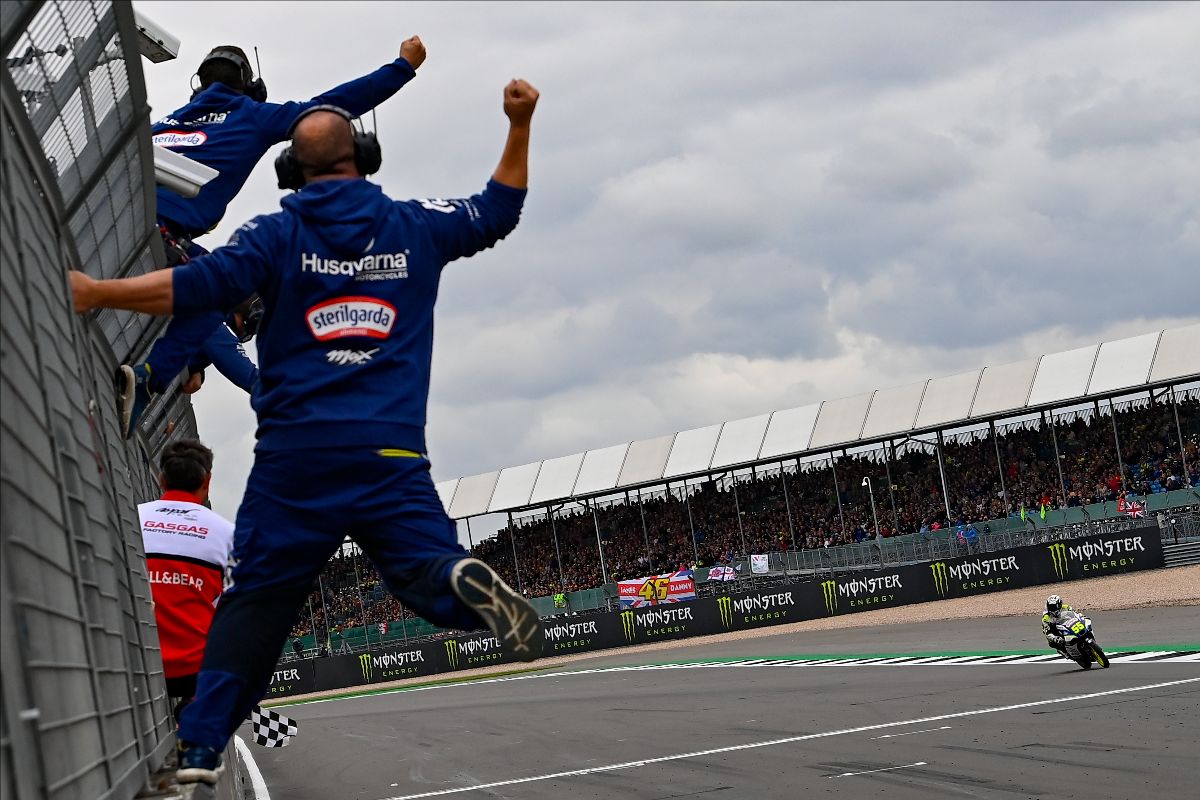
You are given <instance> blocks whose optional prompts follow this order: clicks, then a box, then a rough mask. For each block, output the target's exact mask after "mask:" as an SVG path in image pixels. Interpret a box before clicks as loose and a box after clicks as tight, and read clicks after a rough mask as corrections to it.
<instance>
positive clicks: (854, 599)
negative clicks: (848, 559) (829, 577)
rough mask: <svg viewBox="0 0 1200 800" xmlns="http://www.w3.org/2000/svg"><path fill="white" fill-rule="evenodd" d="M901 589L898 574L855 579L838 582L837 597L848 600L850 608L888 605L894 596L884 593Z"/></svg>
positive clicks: (902, 586) (901, 585)
mask: <svg viewBox="0 0 1200 800" xmlns="http://www.w3.org/2000/svg"><path fill="white" fill-rule="evenodd" d="M903 588H904V584H902V583H901V582H900V576H899V575H898V574H894V575H884V576H883V577H881V578H855V579H852V580H848V581H839V582H838V595H839V596H841V597H845V598H848V599H849V600H850V607H851V608H861V607H863V606H875V605H883V604H885V603H890V602H892V601H893V600H895V599H896V595H895V594H885V591H886V590H888V589H903ZM835 606H836V604H835Z"/></svg>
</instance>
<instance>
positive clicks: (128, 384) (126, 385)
mask: <svg viewBox="0 0 1200 800" xmlns="http://www.w3.org/2000/svg"><path fill="white" fill-rule="evenodd" d="M118 375H119V378H118V380H119V381H120V385H119V386H118V387H117V392H118V397H119V399H120V410H121V436H122V437H123V438H126V439H128V438H129V420H130V418H131V417H132V416H133V400H134V398H135V397H137V376H135V375H134V374H133V367H131V366H129V365H128V364H122V365H121V369H120V372H119V373H118Z"/></svg>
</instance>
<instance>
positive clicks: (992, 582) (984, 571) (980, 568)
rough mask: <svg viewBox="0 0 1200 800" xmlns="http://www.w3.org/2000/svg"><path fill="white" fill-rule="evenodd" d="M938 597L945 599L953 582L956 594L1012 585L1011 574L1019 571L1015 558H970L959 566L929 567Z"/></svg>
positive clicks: (942, 565)
mask: <svg viewBox="0 0 1200 800" xmlns="http://www.w3.org/2000/svg"><path fill="white" fill-rule="evenodd" d="M929 569H930V570H932V571H933V583H934V587H935V588H936V589H937V592H938V595H939V596H941V597H945V596H946V594H947V593H948V591H949V588H950V585H949V584H950V581H954V583H955V585H956V587H957V589H958V592H960V593H963V594H970V593H971V592H977V591H982V590H987V589H991V588H993V587H1001V586H1006V585H1008V584H1010V583H1012V580H1013V576H1012V574H1011V573H1013V572H1018V571H1020V569H1021V567H1020V565H1018V564H1017V557H1016V556H1001V557H999V558H972V559H969V560H967V561H963V562H962V563H959V564H947V563H946V562H944V561H938V562H935V563H933V564H930V565H929Z"/></svg>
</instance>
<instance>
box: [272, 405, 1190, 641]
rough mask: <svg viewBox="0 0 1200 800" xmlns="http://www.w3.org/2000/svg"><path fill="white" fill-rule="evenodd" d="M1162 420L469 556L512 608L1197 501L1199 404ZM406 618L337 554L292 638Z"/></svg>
mask: <svg viewBox="0 0 1200 800" xmlns="http://www.w3.org/2000/svg"><path fill="white" fill-rule="evenodd" d="M1177 410H1178V427H1177V425H1176V416H1175V413H1174V410H1173V409H1172V408H1171V405H1170V404H1169V403H1163V402H1157V403H1155V404H1153V405H1148V404H1146V403H1145V402H1143V403H1141V404H1130V405H1129V406H1128V407H1125V408H1118V409H1117V410H1116V413H1115V414H1109V413H1108V407H1107V405H1105V406H1102V413H1099V414H1097V413H1095V409H1094V408H1093V409H1084V410H1081V411H1077V412H1075V413H1074V414H1072V415H1070V416H1068V417H1065V418H1061V419H1056V420H1055V424H1054V426H1053V435H1052V434H1051V428H1050V427H1049V426H1043V425H1042V424H1041V421H1040V420H1039V419H1030V420H1026V421H1023V422H1018V423H1015V424H1011V425H1009V426H1007V427H1003V426H998V427H997V429H996V436H995V437H993V436H992V435H991V433H990V431H989V430H988V429H987V428H983V429H981V430H976V431H973V432H970V433H967V434H963V435H961V436H958V437H947V438H946V439H945V440H944V441H943V443H942V447H941V453H942V458H941V460H940V463H939V459H938V457H937V448H936V447H935V446H934V444H933V442H934V441H935V440H934V439H933V438H931V437H921V440H920V441H917V440H909V441H907V442H905V443H904V444H903V445H902V444H900V443H899V442H897V443H896V445H895V448H894V449H891V450H885V449H882V448H876V449H873V450H870V451H867V452H861V453H857V454H849V455H842V454H835V455H834V459H833V462H832V463H831V462H830V460H829V459H828V458H826V459H825V460H823V461H816V462H807V463H803V464H801V465H800V466H799V467H798V465H797V463H796V461H794V460H792V461H787V462H784V464H782V465H780V464H779V463H776V464H774V465H766V466H765V467H763V468H757V469H755V470H753V471H751V470H746V471H745V475H742V474H739V475H738V476H737V480H736V483H735V482H733V480H732V477H731V476H730V475H728V474H726V475H716V476H713V478H712V479H711V480H705V481H700V482H693V483H690V484H689V485H688V486H687V487H686V492H687V494H686V496H685V494H684V486H683V484H682V483H679V484H673V485H671V486H670V489H669V491H668V490H667V489H665V488H660V489H659V490H657V491H655V492H652V493H647V492H643V494H642V495H641V496H640V498H639V496H638V494H637V493H636V492H635V493H631V494H630V495H629V496H621V497H619V498H617V499H616V500H615V501H613V500H612V499H611V498H609V499H606V502H605V504H604V505H600V506H597V507H596V508H595V510H594V514H593V510H592V509H591V508H589V507H583V506H575V507H574V508H573V509H571V510H559V511H557V512H556V513H555V514H554V516H553V518H550V517H548V516H546V515H545V514H542V515H540V516H538V517H533V518H526V519H523V520H514V522H513V524H512V526H511V528H510V527H505V528H503V529H502V530H500V532H499V533H498V535H496V536H494V537H492V538H490V539H488V540H486V541H484V542H480V543H478V544H476V545H475V548H474V551H473V552H474V554H475V555H476V556H477V557H479V558H482V559H484V560H485V561H487V562H488V563H489V564H491V565H492V567H493V568H494V569H495V570H496V571H497V572H499V573H500V574H501V575H502V576H503V577H504V579H505V580H506V581H508V582H509V583H510V584H511V585H513V586H519V587H521V589H522V591H524V592H525V594H526V595H528V596H530V597H542V596H548V595H552V594H554V593H557V592H573V591H578V590H582V589H589V588H593V587H597V586H600V585H601V584H602V583H604V581H605V578H607V579H608V580H609V581H616V580H622V579H627V578H636V577H641V576H645V575H650V574H656V573H661V572H668V571H675V570H678V569H694V568H698V567H709V566H713V565H717V564H722V563H731V562H733V561H735V560H737V559H739V558H741V557H743V556H745V555H746V554H749V553H765V552H771V551H779V550H785V549H789V548H793V547H794V548H796V549H805V548H809V549H811V548H818V547H832V546H835V545H840V544H848V543H851V542H855V541H865V540H870V539H874V538H875V537H876V536H880V537H884V538H887V537H892V536H897V535H904V534H910V533H920V532H922V531H935V530H938V529H941V528H946V527H954V528H959V527H963V528H968V527H970V528H972V529H974V528H975V526H976V525H978V526H980V528H981V529H983V530H986V527H987V525H988V523H989V521H992V520H998V519H1004V518H1006V517H1015V516H1021V515H1024V516H1025V517H1026V518H1027V519H1028V520H1029V524H1031V525H1036V524H1037V519H1038V518H1039V516H1040V514H1041V511H1042V509H1043V508H1044V509H1046V510H1053V509H1058V508H1062V507H1071V506H1082V505H1089V504H1093V503H1110V504H1113V506H1114V509H1113V510H1115V504H1116V502H1117V500H1118V499H1119V498H1120V497H1122V496H1129V497H1138V498H1141V497H1145V496H1146V495H1150V494H1155V493H1159V492H1165V491H1172V490H1176V489H1181V488H1186V487H1198V488H1200V392H1196V391H1194V390H1193V391H1191V392H1189V393H1187V395H1186V396H1181V397H1180V398H1179V399H1178V409H1177ZM1114 427H1115V429H1116V433H1117V435H1116V437H1114ZM1180 432H1182V435H1183V451H1182V453H1181V449H1180V437H1179V434H1180ZM1118 444H1119V447H1120V454H1119V456H1118V452H1117V448H1118ZM1056 455H1057V457H1056ZM1184 455H1186V464H1187V469H1186V470H1185V469H1184V463H1185V462H1184V457H1183V456H1184ZM1056 461H1057V466H1056ZM1119 465H1121V466H1119ZM781 466H782V470H781ZM740 472H742V471H739V473H740ZM781 473H782V474H781ZM943 473H944V475H945V486H946V488H947V490H948V499H949V503H947V502H946V499H944V497H943V492H942V486H943V483H942V474H943ZM835 474H836V483H835ZM864 477H868V478H870V482H869V487H868V486H863V483H864V481H863V479H864ZM835 485H836V487H837V489H836V490H835ZM869 491H870V492H873V493H874V499H875V514H872V510H871V499H870V495H869V494H868V492H869ZM947 506H949V514H947ZM876 517H877V518H878V533H876V521H875V520H876ZM739 520H740V524H739ZM693 532H694V534H693ZM598 540H599V543H598ZM514 551H515V553H516V561H515V563H514ZM601 552H603V562H602V561H601ZM322 590H323V593H322ZM406 617H407V618H411V614H407V612H406V610H405V609H404V608H403V607H402V606H401V605H400V604H399V602H398V601H397V600H396V599H395V598H393V597H392V596H391V595H390V594H388V593H387V592H386V591H385V589H384V588H383V586H382V584H381V582H380V579H379V576H378V574H377V573H376V572H375V570H374V569H373V568H372V567H371V565H370V562H369V561H367V560H366V559H365V558H362V556H361V555H360V554H357V553H356V551H354V550H353V549H352V548H347V549H346V550H345V551H344V552H343V553H341V554H339V555H338V556H337V557H335V558H334V559H333V560H331V561H330V563H329V566H328V567H327V568H326V570H325V572H324V573H323V574H322V577H321V581H320V583H319V586H318V587H314V590H313V593H312V596H311V597H310V601H309V604H308V609H307V613H305V614H304V615H302V618H301V619H300V620H299V621H298V623H297V625H296V628H295V633H296V634H297V635H302V634H305V633H311V632H313V631H314V630H315V631H316V632H318V634H323V633H324V632H325V631H327V630H331V629H334V628H337V627H346V626H358V625H362V624H363V623H364V622H366V623H368V624H371V625H375V624H378V623H391V622H397V621H399V620H401V619H404V618H406Z"/></svg>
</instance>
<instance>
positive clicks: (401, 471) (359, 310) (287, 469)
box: [70, 81, 544, 783]
mask: <svg viewBox="0 0 1200 800" xmlns="http://www.w3.org/2000/svg"><path fill="white" fill-rule="evenodd" d="M537 99H538V93H537V91H536V90H535V89H534V88H533V87H532V86H530V85H529V84H528V83H526V82H524V81H512V82H510V83H509V84H508V85H507V86H506V87H505V90H504V112H505V114H506V115H507V116H508V118H509V130H508V137H507V140H506V142H505V146H504V151H503V154H502V155H501V158H500V162H499V164H498V166H497V167H496V170H495V172H494V173H493V175H492V180H490V181H489V182H488V184H487V187H486V188H485V189H484V191H483V192H481V193H480V194H477V195H475V196H473V197H471V198H469V199H464V200H449V201H447V200H419V201H417V200H412V201H406V202H396V201H393V200H390V199H389V198H387V197H386V196H385V195H384V194H383V192H382V191H381V190H380V188H379V187H378V186H376V185H374V184H371V183H369V182H367V181H365V180H363V179H362V177H361V176H362V175H364V174H370V173H371V172H373V171H374V170H375V169H377V168H378V166H379V149H378V144H377V143H376V142H375V138H374V135H373V134H356V133H355V132H354V131H353V129H352V127H351V124H350V121H349V119H350V116H351V115H350V114H349V113H348V112H346V111H344V110H342V109H337V108H333V107H330V106H324V107H319V108H316V109H311V110H309V111H308V112H307V113H306V114H304V115H303V116H301V118H300V119H299V120H297V122H296V124H295V126H294V130H293V132H292V134H291V138H292V146H291V148H289V150H288V151H285V153H284V154H283V155H281V156H280V159H279V160H278V161H277V162H276V169H277V172H278V174H279V177H280V185H281V186H283V187H284V188H299V191H297V192H296V193H295V194H293V195H289V196H288V197H285V198H284V200H283V203H282V204H283V210H282V211H281V212H278V213H275V214H269V215H264V216H260V217H256V218H254V219H253V220H251V221H250V222H248V223H246V224H245V225H243V226H242V227H241V228H240V229H239V230H238V231H237V232H236V233H235V234H234V237H233V238H232V240H231V241H230V243H229V245H228V246H226V247H221V248H218V249H217V250H215V251H214V252H213V253H211V254H210V255H206V256H205V257H204V258H201V259H197V260H195V261H193V262H191V263H189V264H186V265H184V266H181V267H176V268H175V269H172V270H158V271H155V272H152V273H149V274H146V275H141V276H138V277H136V278H126V279H121V280H105V281H97V280H94V279H92V278H89V277H88V276H86V275H84V274H83V273H80V272H72V273H71V275H70V279H71V288H72V291H73V295H74V302H75V307H76V310H78V311H79V312H81V313H82V312H85V311H88V310H90V309H93V308H98V307H106V308H124V309H127V310H131V311H141V312H145V313H151V314H168V313H172V312H181V311H200V310H204V309H215V308H223V307H226V306H228V305H229V304H231V303H234V302H236V301H237V299H238V298H244V297H246V296H247V295H249V294H251V293H252V292H257V293H258V294H259V296H261V297H262V299H263V302H264V306H265V313H264V316H263V320H262V324H261V327H260V329H259V335H258V341H259V346H258V352H259V362H260V363H259V369H260V374H259V386H258V388H257V389H256V391H255V393H254V397H253V405H254V408H255V411H256V413H257V415H258V445H257V447H256V448H255V460H254V467H253V469H252V471H251V473H250V478H249V481H248V484H247V486H246V494H245V496H244V498H243V499H242V505H241V508H240V509H239V510H238V515H237V523H236V531H235V534H234V552H233V558H234V560H235V566H234V568H233V574H232V578H233V586H232V588H230V589H229V590H228V591H227V592H226V593H225V595H224V597H223V599H222V601H221V604H220V606H219V607H218V609H217V614H216V617H215V619H214V620H213V625H212V629H211V631H210V633H209V639H208V646H207V648H206V649H205V653H204V663H203V665H202V667H201V671H200V675H199V679H198V685H197V690H196V699H195V701H194V702H193V703H192V704H191V705H190V706H188V708H187V710H186V711H185V712H184V714H183V718H182V722H181V724H180V728H179V739H180V742H181V747H182V750H181V754H180V769H179V772H178V778H179V780H181V781H185V782H196V781H203V782H207V783H213V782H215V781H216V780H217V771H218V770H219V769H220V754H221V751H222V749H223V748H224V747H225V745H226V743H227V742H228V740H229V737H230V736H231V735H232V733H233V732H234V730H236V729H237V727H238V726H239V725H240V724H241V722H242V721H243V720H244V719H245V718H246V715H247V713H248V712H249V711H250V709H251V708H252V707H253V706H254V704H255V703H256V702H257V701H258V700H259V699H260V698H261V697H262V696H263V695H264V694H265V692H266V689H267V686H268V682H269V680H270V677H271V672H272V670H273V669H274V665H275V661H276V659H277V658H278V656H279V653H280V651H281V650H282V649H283V646H284V643H285V642H286V640H287V636H288V632H289V629H290V627H291V625H292V623H293V622H294V621H295V618H296V615H297V613H298V612H299V610H300V608H301V606H302V605H303V603H304V600H305V597H306V596H307V593H308V591H309V588H310V587H311V585H312V583H313V581H314V580H315V579H316V577H317V574H318V573H319V572H320V570H321V568H322V567H323V566H324V564H325V563H326V561H328V559H329V557H330V556H331V555H332V554H333V553H334V551H335V550H336V549H337V548H338V547H339V546H340V544H341V542H342V541H343V537H344V536H346V535H349V536H351V537H352V538H354V539H355V540H356V541H357V542H358V543H359V544H360V546H362V548H363V549H364V550H365V551H366V553H367V555H368V556H369V557H370V558H371V559H372V560H373V561H374V563H375V565H376V566H377V568H378V569H379V572H380V574H381V575H382V576H383V577H384V580H385V582H386V584H387V586H388V588H389V589H390V590H391V591H392V593H393V594H395V595H396V596H397V597H398V598H400V600H401V601H402V602H403V603H404V604H405V605H407V606H409V607H411V608H412V609H413V610H414V611H416V612H417V613H418V614H420V615H421V616H423V617H424V618H425V619H427V620H429V621H430V622H433V623H434V624H436V625H440V626H443V627H447V628H456V629H464V630H470V629H476V628H479V627H481V623H482V624H483V625H486V626H487V627H488V628H490V629H491V630H492V632H493V633H494V634H495V635H496V637H497V638H498V639H499V640H500V641H501V642H502V643H503V644H504V646H505V648H506V649H508V650H509V652H511V653H513V654H514V655H515V656H516V657H518V658H520V659H523V660H533V659H535V658H537V657H538V656H539V655H540V654H541V651H542V645H543V639H544V636H543V633H542V629H541V625H540V622H539V620H538V616H537V612H536V611H535V610H534V608H533V606H532V605H531V604H530V603H529V602H528V601H527V600H525V599H524V598H522V597H521V596H520V595H519V594H517V593H516V592H514V591H513V590H512V589H511V588H510V587H509V586H508V585H506V584H505V583H504V582H503V581H502V580H501V579H500V577H499V576H498V575H496V573H495V572H494V571H493V570H492V569H491V568H490V567H488V566H487V565H486V564H484V563H483V562H481V561H477V560H475V559H473V558H470V557H469V556H468V554H467V552H466V551H465V550H464V549H463V548H462V546H461V545H459V544H458V540H457V534H456V530H455V527H454V524H453V523H452V522H451V521H450V519H449V518H448V517H447V516H446V512H445V511H444V510H443V508H442V503H441V500H440V499H439V497H438V494H437V491H436V489H435V488H434V485H433V481H432V480H431V478H430V476H429V462H428V461H427V460H426V458H425V456H424V455H422V454H423V453H424V452H425V414H426V404H427V400H428V393H429V368H430V361H431V356H432V348H433V309H434V302H435V300H436V297H437V289H438V282H439V279H440V277H441V271H442V267H443V266H444V265H445V264H447V263H448V262H450V261H453V260H455V259H458V258H463V257H466V256H470V255H472V254H474V253H478V252H479V251H481V250H483V249H485V248H488V247H491V246H493V245H494V244H495V243H496V242H497V241H499V240H500V239H502V238H504V237H505V236H506V235H507V234H508V233H509V232H510V231H512V230H513V228H515V227H516V224H517V221H518V219H519V217H520V212H521V207H522V205H523V204H524V198H525V191H526V185H527V182H528V157H529V126H530V121H531V120H532V117H533V110H534V106H535V105H536V102H537Z"/></svg>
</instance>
